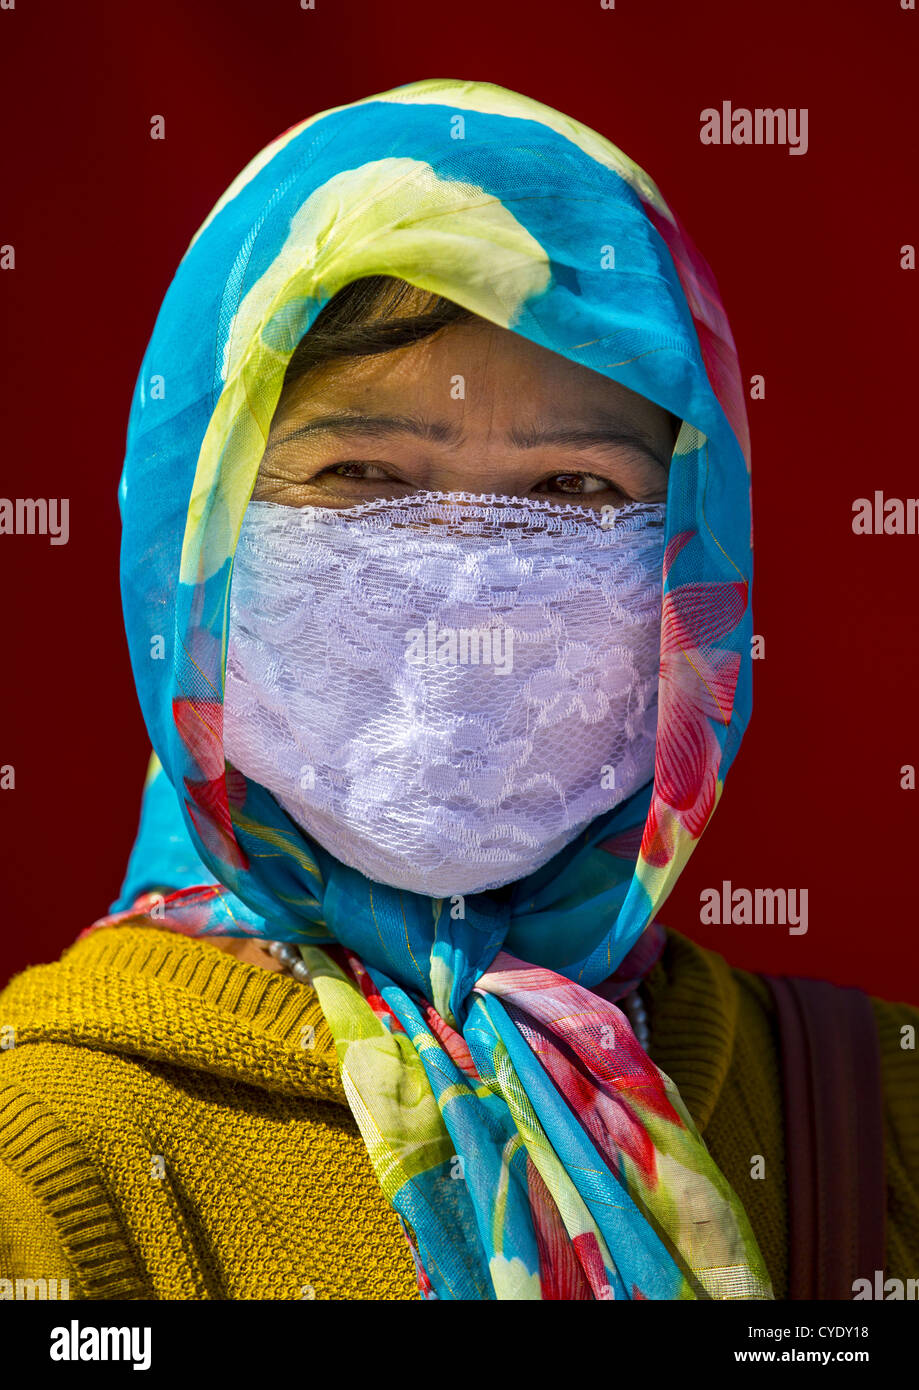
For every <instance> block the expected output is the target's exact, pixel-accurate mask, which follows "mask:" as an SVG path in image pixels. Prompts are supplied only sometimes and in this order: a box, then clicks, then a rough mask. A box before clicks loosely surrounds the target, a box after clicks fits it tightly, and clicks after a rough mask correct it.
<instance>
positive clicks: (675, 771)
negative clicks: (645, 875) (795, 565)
mask: <svg viewBox="0 0 919 1390" xmlns="http://www.w3.org/2000/svg"><path fill="white" fill-rule="evenodd" d="M693 535H695V532H694V531H692V530H690V531H681V532H680V534H679V535H677V536H674V537H673V539H672V540H671V541H670V543H669V545H668V546H667V550H666V553H665V556H664V571H663V573H664V580H665V581H666V578H667V574H668V572H669V570H670V567H671V566H672V564H673V562H674V560H675V559H676V557H677V555H678V554H679V553H680V551H681V550H682V549H683V547H684V546H685V545H686V543H687V541H689V540H690V539H691V537H692V536H693ZM746 606H747V585H746V583H745V582H742V581H736V582H726V583H721V584H681V585H680V586H679V587H678V588H675V589H672V590H671V591H670V592H669V593H666V594H665V595H664V599H663V604H662V611H661V669H660V693H659V702H658V724H657V751H656V757H655V766H654V795H653V796H652V798H651V807H650V810H649V812H648V819H647V822H646V824H645V830H644V836H643V837H642V845H641V852H642V857H643V858H644V859H645V860H646V861H647V862H648V863H649V864H652V865H654V866H655V867H661V866H663V865H665V864H668V863H669V862H670V860H671V859H672V858H673V854H674V851H675V832H676V828H677V826H682V827H683V829H685V830H688V831H689V833H690V835H692V836H693V838H694V839H698V837H699V836H700V835H701V834H702V831H703V829H704V828H705V825H706V823H707V821H708V818H709V816H710V815H711V813H712V810H713V808H714V805H715V788H716V782H717V774H718V764H719V762H720V758H721V744H720V742H719V740H718V736H717V734H716V733H715V729H714V727H713V723H712V721H716V722H717V723H719V724H723V725H724V726H725V727H726V726H727V725H728V724H730V722H731V712H732V710H733V708H734V695H735V691H736V688H737V677H738V675H739V673H740V653H739V652H733V651H725V650H723V649H721V648H719V647H716V646H715V645H714V643H715V642H716V641H717V640H718V639H719V638H721V637H724V636H725V635H726V634H727V633H729V632H732V631H733V629H734V628H735V627H736V626H737V624H738V623H739V622H740V620H741V618H742V617H743V614H744V610H745V609H746Z"/></svg>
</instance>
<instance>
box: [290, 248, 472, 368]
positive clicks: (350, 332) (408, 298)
mask: <svg viewBox="0 0 919 1390" xmlns="http://www.w3.org/2000/svg"><path fill="white" fill-rule="evenodd" d="M475 318H477V315H476V314H473V313H472V312H471V311H470V310H469V309H464V308H462V306H461V305H459V304H454V303H453V301H452V299H445V298H444V296H443V295H440V294H435V293H434V292H433V291H432V290H423V289H419V288H418V286H416V285H412V284H409V282H408V281H407V280H400V279H397V278H396V276H394V275H365V276H363V277H362V278H361V279H360V280H352V281H351V283H350V284H348V285H345V286H344V287H343V288H342V289H340V290H339V291H338V293H337V294H334V295H333V296H332V298H331V299H330V300H329V302H328V304H326V305H324V307H323V308H322V310H321V311H320V313H319V315H318V316H317V318H316V321H315V322H314V323H313V325H312V327H311V328H310V330H309V332H308V333H305V334H304V336H303V337H302V338H301V339H300V342H299V343H298V344H297V346H296V348H295V349H294V353H293V356H292V357H291V359H290V362H289V363H288V365H287V373H286V375H285V377H284V385H285V386H287V385H289V384H290V383H291V382H293V381H297V380H299V378H300V377H303V376H305V375H306V374H307V373H308V372H313V371H316V370H317V369H318V368H319V367H324V366H325V365H326V364H327V363H330V362H335V361H337V360H340V359H342V358H348V357H369V356H371V355H372V354H373V353H377V352H392V351H394V350H395V349H396V348H400V347H407V346H408V344H409V343H417V342H420V341H421V340H422V339H423V338H429V337H430V336H431V335H432V334H434V333H437V332H439V331H440V330H441V329H442V328H446V327H447V326H448V325H449V324H452V323H462V322H467V321H470V320H473V319H475Z"/></svg>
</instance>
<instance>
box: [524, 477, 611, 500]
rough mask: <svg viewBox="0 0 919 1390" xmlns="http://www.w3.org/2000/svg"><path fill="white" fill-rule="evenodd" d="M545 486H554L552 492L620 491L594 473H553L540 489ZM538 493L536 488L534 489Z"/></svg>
mask: <svg viewBox="0 0 919 1390" xmlns="http://www.w3.org/2000/svg"><path fill="white" fill-rule="evenodd" d="M546 484H555V487H554V489H553V490H554V491H558V492H569V493H570V492H573V493H580V494H582V495H583V494H585V493H588V492H609V491H611V490H612V491H616V492H618V491H619V490H620V489H619V488H617V487H616V484H615V483H612V482H610V480H609V478H600V477H598V475H597V474H596V473H554V474H553V475H552V477H551V478H546V479H545V480H544V482H543V483H540V487H543V486H545V485H546ZM534 491H538V488H534Z"/></svg>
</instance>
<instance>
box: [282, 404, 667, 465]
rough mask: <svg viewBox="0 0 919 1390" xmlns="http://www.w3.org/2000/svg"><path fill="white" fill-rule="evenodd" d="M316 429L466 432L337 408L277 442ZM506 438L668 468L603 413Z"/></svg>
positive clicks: (649, 441) (647, 438)
mask: <svg viewBox="0 0 919 1390" xmlns="http://www.w3.org/2000/svg"><path fill="white" fill-rule="evenodd" d="M319 434H338V435H347V434H371V435H377V436H384V435H394V434H412V435H415V436H416V437H417V438H420V439H426V440H429V441H433V442H435V443H438V444H457V445H458V444H463V443H464V442H465V435H464V434H463V431H462V429H461V428H460V427H459V425H457V424H454V423H450V422H449V421H446V420H428V419H426V418H425V417H424V416H418V415H356V414H353V413H351V412H342V411H339V412H335V413H333V414H329V415H317V416H316V417H315V418H314V419H312V420H306V421H304V422H303V423H302V424H300V425H295V426H294V427H293V428H292V429H290V430H288V431H287V432H286V433H285V434H282V435H281V436H280V437H279V438H278V440H277V443H279V444H287V443H289V442H290V441H291V440H294V439H305V438H307V437H309V436H315V435H319ZM507 442H508V443H509V444H510V445H512V446H513V447H514V448H516V449H538V448H541V447H543V446H545V445H548V444H559V445H563V446H564V445H567V446H573V447H575V448H589V447H596V446H598V445H599V446H601V447H603V446H606V447H615V446H619V447H622V446H623V445H625V446H627V447H628V448H632V449H637V450H640V451H641V452H642V453H645V454H647V455H648V457H649V458H651V459H653V461H654V462H655V463H657V464H659V465H660V467H662V468H667V466H668V464H669V455H668V456H667V457H664V456H663V455H662V454H661V452H660V451H659V450H658V448H657V447H656V445H655V442H654V440H653V438H652V437H651V435H649V434H647V433H646V432H645V431H644V430H641V429H636V428H627V427H625V426H623V425H622V424H620V423H618V422H616V421H610V420H609V419H608V418H606V417H602V416H601V417H597V418H596V419H595V420H594V421H593V422H591V423H590V424H586V425H568V426H558V425H549V424H546V423H543V422H540V421H536V422H535V423H534V424H532V425H529V426H527V427H525V428H522V429H520V428H517V429H513V430H510V431H509V432H508V434H507Z"/></svg>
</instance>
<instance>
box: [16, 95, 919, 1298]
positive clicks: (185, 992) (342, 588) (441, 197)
mask: <svg viewBox="0 0 919 1390" xmlns="http://www.w3.org/2000/svg"><path fill="white" fill-rule="evenodd" d="M748 460H749V444H748V436H747V427H746V420H745V414H744V405H743V399H742V391H741V382H740V376H739V371H738V366H737V360H736V354H735V350H734V346H733V342H732V338H731V334H730V329H729V327H728V324H727V320H726V318H725V316H724V313H723V310H722V308H721V305H720V302H719V299H718V295H717V290H716V287H715V284H714V281H713V279H712V277H711V274H710V272H709V271H708V269H707V267H706V266H705V264H704V262H703V261H702V260H701V258H700V257H699V256H698V254H697V253H696V252H695V250H694V249H693V247H692V245H691V243H690V241H689V239H688V238H687V237H686V235H685V233H683V232H682V230H681V228H680V225H679V223H678V222H677V220H676V218H675V217H674V215H673V214H672V213H671V211H670V210H669V208H668V207H667V205H666V204H665V203H664V201H663V199H662V198H661V196H660V193H659V192H658V190H657V189H656V187H655V186H654V184H653V183H652V182H651V180H650V179H649V178H648V177H647V176H646V175H645V174H644V173H643V172H642V171H641V170H640V169H638V168H637V167H636V166H635V165H634V164H633V163H632V162H631V161H629V160H628V159H627V158H626V157H625V156H624V155H623V154H622V153H621V152H620V151H619V150H617V149H616V148H615V147H614V146H612V145H611V144H609V142H608V141H606V140H605V139H604V138H603V137H601V136H599V135H597V134H595V133H594V132H592V131H590V130H588V129H587V128H585V127H583V126H581V125H579V124H578V123H577V122H575V121H573V120H570V119H568V118H567V117H564V116H562V115H560V114H559V113H558V112H555V111H552V110H551V109H549V108H548V107H545V106H542V105H540V104H539V103H537V102H534V101H532V100H530V99H529V98H526V97H523V96H519V95H517V94H515V93H513V92H509V91H505V90H504V89H501V88H498V87H494V86H491V85H489V84H484V83H454V82H449V81H430V82H419V83H412V84H409V85H408V86H405V87H400V88H397V89H395V90H394V91H391V92H387V93H383V94H382V95H380V96H376V97H372V98H368V99H367V100H366V101H363V102H356V103H354V104H352V105H350V106H345V107H342V108H337V109H335V110H333V111H330V112H325V113H322V114H321V115H319V116H316V117H314V118H312V119H310V120H308V121H305V122H304V123H302V124H301V125H300V126H297V127H294V128H293V129H291V130H289V131H287V132H286V133H285V134H284V135H283V136H281V137H280V139H278V140H277V141H275V142H274V143H273V144H272V145H270V146H269V147H268V148H267V149H266V150H265V151H263V152H262V154H260V155H259V156H257V158H256V159H255V160H253V161H252V163H251V164H250V165H249V166H248V167H247V169H246V170H244V172H243V173H242V174H241V175H240V177H239V178H238V179H237V180H236V182H235V183H234V184H233V185H232V186H231V188H230V189H229V190H228V191H227V193H226V194H225V195H224V197H223V198H221V199H220V201H219V202H218V204H217V206H216V207H215V209H214V211H213V212H212V214H211V215H210V217H209V218H208V219H207V221H206V222H205V224H204V226H203V227H202V228H201V229H200V230H199V232H198V234H197V235H196V237H195V239H194V240H193V242H192V244H191V246H190V247H189V250H188V252H187V253H186V255H185V257H184V259H183V261H182V263H181V265H180V267H179V270H178V272H177V274H176V277H175V280H174V282H173V284H172V286H171V288H170V291H169V293H168V294H167V296H166V300H165V302H164V304H163V308H162V310H161V313H160V316H159V319H158V321H157V325H156V328H155V330H154V333H153V337H152V339H151V342H150V345H149V347H148V350H147V354H146V356H145V359H144V363H143V365H142V368H141V372H140V377H139V380H138V385H137V390H136V393H135V399H134V403H133V408H132V413H131V419H130V425H129V434H128V443H127V456H126V461H125V468H124V474H123V478H122V484H121V494H120V496H121V509H122V518H123V528H124V530H123V552H122V587H123V597H124V608H125V619H126V625H127V632H128V639H129V645H130V649H131V657H132V664H133V669H134V674H135V679H136V683H137V688H138V693H139V697H140V701H141V706H142V709H143V713H144V718H145V720H146V723H147V727H148V729H149V732H150V737H151V742H152V745H153V748H154V750H155V753H154V758H153V760H152V762H151V769H150V774H149V776H148V782H147V787H146V791H145V796H144V804H143V812H142V819H141V828H140V832H139V836H138V840H137V843H136V845H135V848H134V851H133V854H132V858H131V862H130V864H129V868H128V874H127V878H126V880H125V883H124V885H123V889H122V894H121V898H120V899H119V901H118V902H117V903H116V904H114V905H113V909H112V914H111V915H110V916H109V917H107V918H103V919H102V920H101V921H100V922H98V923H96V924H94V926H93V927H91V928H89V929H87V930H86V931H84V932H82V933H81V935H80V937H79V938H78V940H77V941H76V943H75V944H74V945H73V946H72V947H71V948H70V949H69V950H68V951H67V952H65V953H64V956H63V957H62V959H61V961H60V962H58V963H56V964H53V965H49V966H39V967H35V968H33V969H30V970H27V971H25V972H24V973H23V974H22V975H20V976H19V977H17V978H16V979H15V980H14V981H13V982H12V983H11V984H10V985H9V986H8V988H7V990H6V991H5V993H4V994H3V996H2V1005H0V1021H2V1022H3V1023H4V1025H5V1026H6V1027H7V1028H8V1029H9V1030H11V1036H12V1037H13V1039H14V1041H15V1046H11V1047H9V1048H8V1049H7V1050H6V1051H5V1052H4V1053H3V1054H2V1061H0V1078H2V1080H3V1083H4V1086H3V1104H4V1107H5V1108H4V1112H3V1126H2V1128H0V1134H2V1136H3V1138H2V1143H3V1147H2V1149H0V1158H2V1165H0V1174H2V1184H3V1185H2V1188H0V1229H2V1230H3V1232H4V1238H3V1246H2V1248H3V1252H4V1257H3V1263H4V1264H5V1265H6V1268H7V1269H8V1270H9V1271H10V1273H9V1275H8V1276H7V1277H9V1278H10V1279H14V1278H16V1277H19V1276H20V1275H21V1274H23V1273H24V1272H32V1271H36V1272H40V1273H41V1275H42V1277H45V1278H48V1279H50V1278H57V1279H67V1280H69V1288H70V1294H71V1296H72V1297H81V1298H90V1299H92V1298H120V1297H132V1298H180V1299H198V1298H231V1299H235V1298H253V1297H254V1298H302V1297H318V1298H364V1297H372V1298H381V1299H392V1298H413V1297H417V1296H418V1292H419V1291H420V1293H421V1295H422V1296H423V1297H429V1298H434V1297H436V1298H473V1299H480V1298H485V1299H489V1298H498V1299H507V1298H513V1299H524V1298H536V1299H538V1298H548V1299H597V1298H607V1299H629V1298H652V1299H696V1298H702V1299H707V1298H715V1299H736V1298H739V1299H770V1298H773V1297H778V1298H784V1297H788V1296H795V1297H800V1296H806V1294H803V1293H802V1292H801V1290H802V1288H804V1284H802V1282H801V1281H802V1279H804V1280H805V1281H806V1280H808V1279H809V1280H810V1281H811V1283H812V1285H813V1286H814V1289H815V1293H814V1296H829V1294H827V1292H826V1289H825V1281H826V1280H827V1279H828V1278H829V1277H830V1275H831V1273H832V1271H829V1272H828V1270H829V1266H830V1265H833V1264H835V1262H834V1261H831V1260H829V1259H828V1258H827V1256H826V1251H825V1250H823V1251H822V1253H820V1254H819V1255H814V1257H813V1258H809V1257H804V1258H802V1252H801V1247H800V1241H798V1244H797V1245H796V1244H795V1240H796V1239H798V1238H797V1237H795V1235H794V1231H795V1229H798V1228H797V1227H795V1226H794V1222H792V1227H793V1230H792V1235H791V1237H790V1236H789V1221H790V1220H791V1217H792V1215H793V1208H795V1204H796V1203H798V1205H800V1193H799V1192H798V1191H797V1189H795V1191H792V1186H791V1184H790V1180H789V1176H788V1175H787V1174H786V1167H787V1168H788V1173H789V1174H793V1173H794V1171H795V1168H796V1164H797V1162H798V1159H797V1157H796V1156H797V1155H799V1154H800V1152H801V1146H802V1144H804V1142H805V1136H803V1134H799V1133H798V1132H797V1131H796V1130H795V1128H794V1123H792V1128H791V1131H789V1118H788V1117H789V1115H790V1114H791V1113H792V1112H791V1111H790V1110H789V1108H788V1082H787V1075H788V1073H787V1068H786V1079H785V1082H784V1085H785V1089H786V1094H785V1097H784V1100H785V1106H784V1109H783V1079H782V1065H783V1059H785V1060H786V1061H787V1056H788V1052H787V1045H786V1039H787V1037H788V1036H790V1034H789V1029H788V1027H786V1026H785V1024H783V1023H782V1016H783V1009H784V1011H785V1013H786V1014H787V1013H788V1007H789V1006H788V1000H787V999H786V1000H785V1002H784V1004H783V997H782V995H781V994H780V993H779V992H776V990H774V989H773V988H772V987H771V986H770V985H768V984H767V982H765V981H764V980H762V979H759V978H758V977H754V976H750V975H747V974H745V973H744V972H741V971H732V970H730V969H729V968H728V967H727V965H726V964H725V962H724V961H723V960H722V959H721V958H720V957H719V956H717V955H715V954H714V953H711V952H707V951H703V950H701V949H699V948H697V947H695V946H693V945H692V944H691V943H690V942H689V941H688V940H687V939H686V938H684V937H682V936H680V935H679V934H678V933H676V932H666V931H665V930H664V929H663V928H662V927H661V926H660V924H659V923H658V922H657V914H658V912H659V909H660V908H661V906H662V904H663V903H664V901H665V899H666V897H667V895H668V894H669V892H670V890H671V889H672V887H673V884H674V883H675V881H676V878H677V876H678V874H679V872H680V870H681V868H682V866H683V865H684V864H685V862H686V860H687V858H688V856H689V854H690V853H691V851H692V849H693V847H694V846H695V843H696V841H697V840H698V838H699V836H700V834H701V833H702V830H703V829H704V827H705V825H706V824H707V822H708V819H709V817H710V815H711V813H712V811H713V809H714V806H715V804H716V802H717V800H718V799H719V797H720V795H721V791H722V788H723V783H724V778H725V776H726V774H727V771H728V768H729V767H730V764H731V762H732V761H733V758H734V756H735V754H736V752H737V748H738V746H739V743H740V740H741V738H742V736H743V733H744V730H745V728H746V725H747V721H748V718H749V714H750V707H751V663H750V655H749V648H750V637H751V633H752V625H751V610H750V574H751V522H750V507H749V467H748ZM231 581H232V582H231ZM839 993H840V994H842V992H839ZM834 997H835V996H834ZM860 997H861V996H860ZM866 1011H867V1012H868V1013H870V1014H871V1018H872V1019H873V1023H872V1028H874V1027H875V1025H876V1029H877V1035H878V1037H879V1040H880V1042H879V1050H878V1044H877V1043H876V1042H875V1041H874V1037H873V1034H872V1041H871V1047H873V1048H874V1049H875V1051H876V1052H878V1055H879V1058H880V1062H879V1073H880V1079H881V1081H882V1083H883V1095H884V1104H885V1107H886V1108H885V1111H884V1120H883V1124H884V1126H885V1128H884V1139H885V1142H886V1145H887V1156H888V1172H887V1194H888V1195H887V1221H886V1228H885V1236H884V1242H883V1243H882V1245H881V1247H877V1246H875V1247H872V1246H871V1243H870V1240H869V1239H867V1238H866V1239H863V1240H861V1243H858V1242H856V1245H857V1253H858V1257H859V1258H860V1259H863V1260H864V1259H868V1257H869V1252H870V1251H871V1250H872V1248H880V1250H881V1254H880V1255H879V1256H878V1258H883V1261H884V1264H883V1268H884V1270H885V1272H886V1274H888V1275H890V1276H893V1277H906V1275H907V1274H908V1271H909V1269H910V1268H911V1264H910V1257H911V1256H915V1254H916V1251H917V1247H919V1197H917V1190H916V1176H917V1172H919V1129H917V1121H916V1118H915V1106H914V1105H913V1106H911V1104H910V1102H911V1101H912V1100H914V1099H915V1082H914V1081H913V1080H912V1064H911V1063H910V1062H909V1054H908V1053H907V1052H904V1051H903V1050H902V1049H901V1048H900V1046H899V1032H898V1030H899V1029H900V1028H901V1026H902V1025H905V1024H910V1023H912V1024H915V1022H916V1011H915V1010H911V1009H909V1008H907V1007H906V1006H896V1005H887V1004H883V1003H880V1002H878V1001H872V1003H871V1005H870V1006H869V1005H868V1004H867V1002H865V1004H864V1008H863V1010H862V1013H861V1014H860V1015H859V1017H860V1018H861V1019H862V1023H864V1018H865V1017H866V1016H867V1014H866ZM872 1011H873V1012H872ZM853 1017H854V1015H853ZM862 1036H863V1038H864V1036H865V1035H864V1034H863V1035H862ZM845 1041H846V1040H845V1038H844V1037H840V1040H839V1047H840V1049H842V1048H843V1047H844V1045H845ZM783 1049H784V1050H783ZM839 1055H840V1057H841V1056H842V1055H843V1053H842V1051H840V1053H839ZM862 1055H863V1056H865V1055H867V1053H865V1051H864V1049H863V1052H862ZM864 1075H865V1076H867V1072H866V1073H865V1074H864ZM862 1079H863V1082H864V1087H863V1090H861V1091H859V1090H858V1089H857V1088H856V1090H855V1094H856V1095H857V1096H858V1097H859V1102H860V1103H861V1100H862V1098H863V1097H864V1113H865V1116H866V1117H867V1118H866V1120H865V1126H864V1128H865V1130H866V1131H869V1130H870V1128H871V1126H870V1123H869V1122H868V1121H869V1119H870V1113H869V1112H870V1106H871V1104H872V1103H873V1100H872V1093H871V1091H870V1087H869V1086H868V1083H867V1081H865V1080H864V1076H863V1078H862ZM853 1087H856V1081H853V1082H852V1084H851V1085H849V1086H848V1087H847V1088H846V1091H845V1094H846V1096H847V1097H849V1098H850V1097H851V1095H852V1091H853ZM877 1103H878V1107H879V1106H880V1100H879V1099H878V1102H877ZM878 1114H879V1115H880V1109H878ZM878 1126H879V1128H880V1120H879V1121H878ZM826 1134H827V1131H826V1130H824V1132H823V1139H824V1140H825V1139H826ZM818 1137H819V1136H818ZM846 1137H847V1142H848V1141H851V1144H852V1145H856V1147H857V1146H858V1144H859V1143H860V1141H859V1140H858V1136H857V1134H856V1132H855V1127H854V1126H852V1127H851V1128H850V1132H848V1134H847V1136H846ZM818 1147H819V1145H818ZM846 1152H848V1149H846ZM859 1154H860V1159H859V1161H860V1162H862V1163H863V1166H862V1168H861V1169H860V1170H859V1173H858V1174H856V1177H857V1178H858V1181H859V1183H860V1184H861V1185H860V1186H859V1187H858V1191H859V1192H860V1193H862V1194H863V1196H864V1200H865V1204H866V1206H867V1207H868V1208H871V1207H873V1206H876V1205H877V1204H879V1203H880V1205H881V1206H883V1204H884V1203H883V1198H884V1189H883V1186H882V1183H881V1179H880V1176H879V1174H874V1175H872V1174H871V1173H870V1171H869V1165H868V1160H869V1158H870V1154H869V1153H868V1151H867V1150H865V1152H864V1153H862V1150H861V1148H859ZM821 1156H822V1160H823V1169H820V1168H819V1165H818V1170H817V1171H818V1176H819V1172H820V1171H828V1170H829V1168H830V1167H833V1168H834V1170H835V1168H836V1167H838V1166H839V1165H841V1164H843V1161H844V1160H843V1156H842V1150H840V1153H839V1155H837V1154H835V1153H833V1152H831V1159H832V1162H831V1163H830V1164H828V1163H827V1162H826V1159H827V1153H826V1152H824V1151H821ZM850 1195H851V1194H850V1193H848V1192H844V1193H843V1196H844V1198H848V1197H849V1196H850ZM822 1204H823V1199H822V1198H821V1202H820V1203H818V1205H822ZM850 1205H851V1204H850ZM800 1229H804V1228H803V1227H800ZM863 1234H864V1233H863ZM869 1234H870V1233H869ZM850 1243H851V1242H850ZM796 1262H797V1266H799V1268H797V1272H796V1268H795V1265H796ZM846 1268H847V1267H846ZM859 1269H860V1267H859ZM802 1270H803V1274H802ZM3 1273H5V1270H3V1269H0V1274H3ZM867 1273H869V1274H870V1273H871V1271H870V1270H867ZM847 1277H848V1275H847ZM821 1280H822V1281H824V1283H823V1284H821V1283H820V1281H821ZM815 1281H816V1283H815ZM821 1290H823V1291H822V1292H821Z"/></svg>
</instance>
